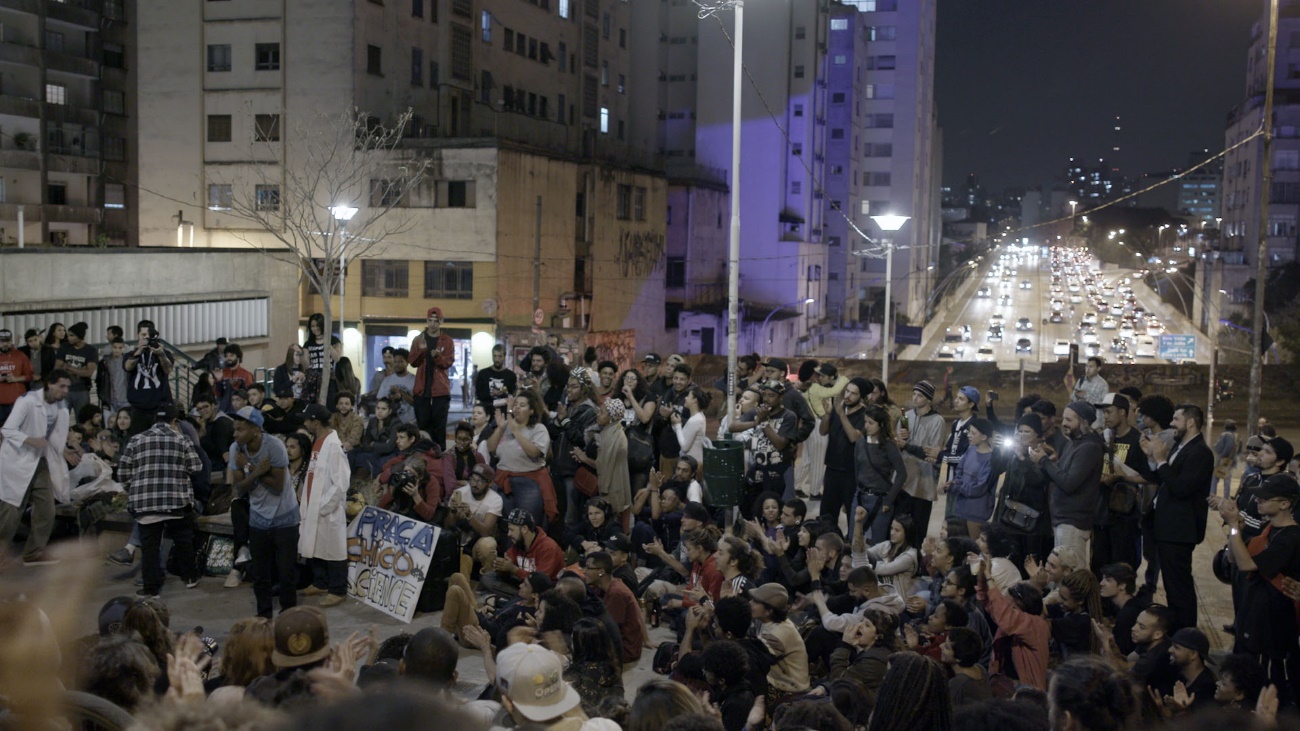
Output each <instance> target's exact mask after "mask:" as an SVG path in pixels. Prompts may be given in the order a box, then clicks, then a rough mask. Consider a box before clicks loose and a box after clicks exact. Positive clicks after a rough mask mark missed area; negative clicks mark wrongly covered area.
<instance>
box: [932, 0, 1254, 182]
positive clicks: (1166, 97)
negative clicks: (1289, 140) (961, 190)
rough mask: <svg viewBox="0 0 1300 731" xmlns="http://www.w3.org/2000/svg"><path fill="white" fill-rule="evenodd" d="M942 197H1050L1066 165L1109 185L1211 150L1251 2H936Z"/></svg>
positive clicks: (1241, 73)
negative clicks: (984, 191)
mask: <svg viewBox="0 0 1300 731" xmlns="http://www.w3.org/2000/svg"><path fill="white" fill-rule="evenodd" d="M938 2H939V5H938V48H937V50H936V55H937V61H936V77H937V78H936V101H937V104H938V107H939V121H940V124H942V126H943V131H944V161H943V162H944V165H943V167H944V174H943V179H944V182H945V184H949V185H957V184H959V183H960V182H961V181H963V180H964V179H965V177H966V175H967V173H971V172H974V173H976V174H977V175H978V176H979V177H980V180H981V182H982V183H984V185H985V186H986V187H987V188H988V189H989V191H990V193H998V192H1001V190H1002V189H1003V188H1004V187H1007V186H1024V187H1030V186H1033V185H1036V184H1043V185H1051V184H1053V183H1056V182H1057V180H1058V178H1059V177H1060V175H1061V172H1062V171H1063V169H1064V167H1065V164H1066V161H1067V159H1068V158H1069V157H1071V156H1082V157H1084V158H1097V157H1101V156H1105V157H1107V158H1109V157H1110V156H1111V155H1110V150H1111V147H1112V145H1113V140H1114V133H1113V131H1112V127H1113V126H1114V124H1113V120H1114V118H1115V115H1117V114H1118V115H1120V116H1121V118H1122V119H1121V125H1122V126H1123V132H1122V133H1121V134H1122V137H1121V138H1120V147H1121V151H1120V154H1119V157H1118V163H1119V166H1120V170H1121V173H1123V174H1125V175H1132V174H1135V173H1141V172H1154V171H1164V170H1169V169H1171V168H1175V167H1185V166H1186V165H1187V160H1188V153H1190V152H1192V151H1193V150H1199V149H1201V148H1204V147H1209V148H1210V149H1211V151H1212V152H1217V151H1219V150H1220V149H1221V148H1222V146H1223V131H1224V121H1225V118H1226V115H1227V113H1228V110H1229V109H1231V108H1232V107H1233V106H1234V105H1235V104H1237V103H1238V102H1240V101H1241V100H1242V98H1243V97H1244V95H1245V88H1246V77H1245V74H1246V51H1247V48H1248V46H1249V42H1250V29H1251V25H1252V24H1253V23H1254V22H1256V20H1258V19H1260V18H1262V17H1263V8H1264V3H1263V0H938Z"/></svg>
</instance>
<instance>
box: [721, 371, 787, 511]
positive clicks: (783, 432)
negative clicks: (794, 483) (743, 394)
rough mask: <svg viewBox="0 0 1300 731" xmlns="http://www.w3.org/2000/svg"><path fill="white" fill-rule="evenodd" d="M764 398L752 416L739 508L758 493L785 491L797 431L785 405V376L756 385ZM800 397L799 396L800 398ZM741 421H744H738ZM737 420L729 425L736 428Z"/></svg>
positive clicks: (748, 502)
mask: <svg viewBox="0 0 1300 731" xmlns="http://www.w3.org/2000/svg"><path fill="white" fill-rule="evenodd" d="M759 391H760V392H761V393H762V395H763V401H762V403H760V404H759V405H758V410H757V411H756V416H755V417H754V419H755V420H754V422H753V429H754V437H753V439H752V441H751V442H750V452H751V453H752V454H753V457H754V460H753V464H751V465H750V468H749V471H748V472H747V473H746V475H745V494H744V495H743V496H742V497H741V503H740V504H741V506H742V508H743V507H744V506H745V505H749V504H752V502H753V500H754V498H755V497H757V496H758V494H759V493H761V492H765V491H766V492H775V493H777V494H778V495H779V494H781V493H782V492H783V491H784V490H785V473H786V472H787V471H788V470H789V469H790V460H791V457H793V456H794V449H795V444H794V440H795V435H796V433H797V432H798V421H799V418H798V417H797V416H796V415H795V414H794V413H793V412H791V411H790V410H789V409H787V408H785V406H784V404H783V403H782V402H783V400H784V397H785V391H786V387H785V379H784V378H782V379H779V380H769V381H764V382H763V384H762V385H761V386H759ZM799 398H800V400H802V399H803V397H802V396H800V397H799ZM740 423H743V422H740ZM737 425H738V424H737V423H733V424H732V429H735V428H736V426H737Z"/></svg>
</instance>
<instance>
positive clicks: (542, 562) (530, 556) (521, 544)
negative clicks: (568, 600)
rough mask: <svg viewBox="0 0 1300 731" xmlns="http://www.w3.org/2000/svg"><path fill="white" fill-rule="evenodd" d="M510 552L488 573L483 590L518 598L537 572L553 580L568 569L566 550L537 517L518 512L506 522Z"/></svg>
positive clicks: (511, 513) (524, 511) (495, 563)
mask: <svg viewBox="0 0 1300 731" xmlns="http://www.w3.org/2000/svg"><path fill="white" fill-rule="evenodd" d="M506 523H507V527H506V531H507V534H508V536H509V538H510V549H509V550H508V551H506V555H505V556H504V557H498V558H496V559H495V560H494V561H493V562H492V571H491V572H484V574H483V586H484V588H487V589H490V590H492V591H494V592H496V593H498V594H505V595H514V594H516V593H517V592H518V590H519V583H520V582H521V581H523V580H524V579H526V578H528V575H529V574H531V573H533V572H534V571H540V572H542V573H543V574H546V576H547V577H549V578H550V579H551V580H555V579H556V578H558V577H559V575H560V571H561V570H562V569H563V568H564V550H563V549H561V548H560V546H559V544H558V543H556V542H555V540H554V539H553V538H551V537H550V536H548V535H546V531H544V530H542V529H541V528H539V527H538V526H537V523H536V522H535V521H534V520H533V514H532V513H530V512H528V511H527V510H524V509H523V508H515V509H514V510H511V511H510V515H509V516H507V518H506Z"/></svg>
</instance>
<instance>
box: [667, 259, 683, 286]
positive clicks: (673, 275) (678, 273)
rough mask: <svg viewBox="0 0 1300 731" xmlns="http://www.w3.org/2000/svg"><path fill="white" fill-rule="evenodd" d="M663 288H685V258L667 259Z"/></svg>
mask: <svg viewBox="0 0 1300 731" xmlns="http://www.w3.org/2000/svg"><path fill="white" fill-rule="evenodd" d="M664 286H665V287H685V286H686V258H685V257H682V256H670V257H668V271H667V274H666V276H665V277H664Z"/></svg>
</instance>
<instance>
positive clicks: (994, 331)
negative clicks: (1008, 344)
mask: <svg viewBox="0 0 1300 731" xmlns="http://www.w3.org/2000/svg"><path fill="white" fill-rule="evenodd" d="M987 340H988V341H989V342H990V343H1000V342H1002V326H1001V325H989V334H988V337H987Z"/></svg>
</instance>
